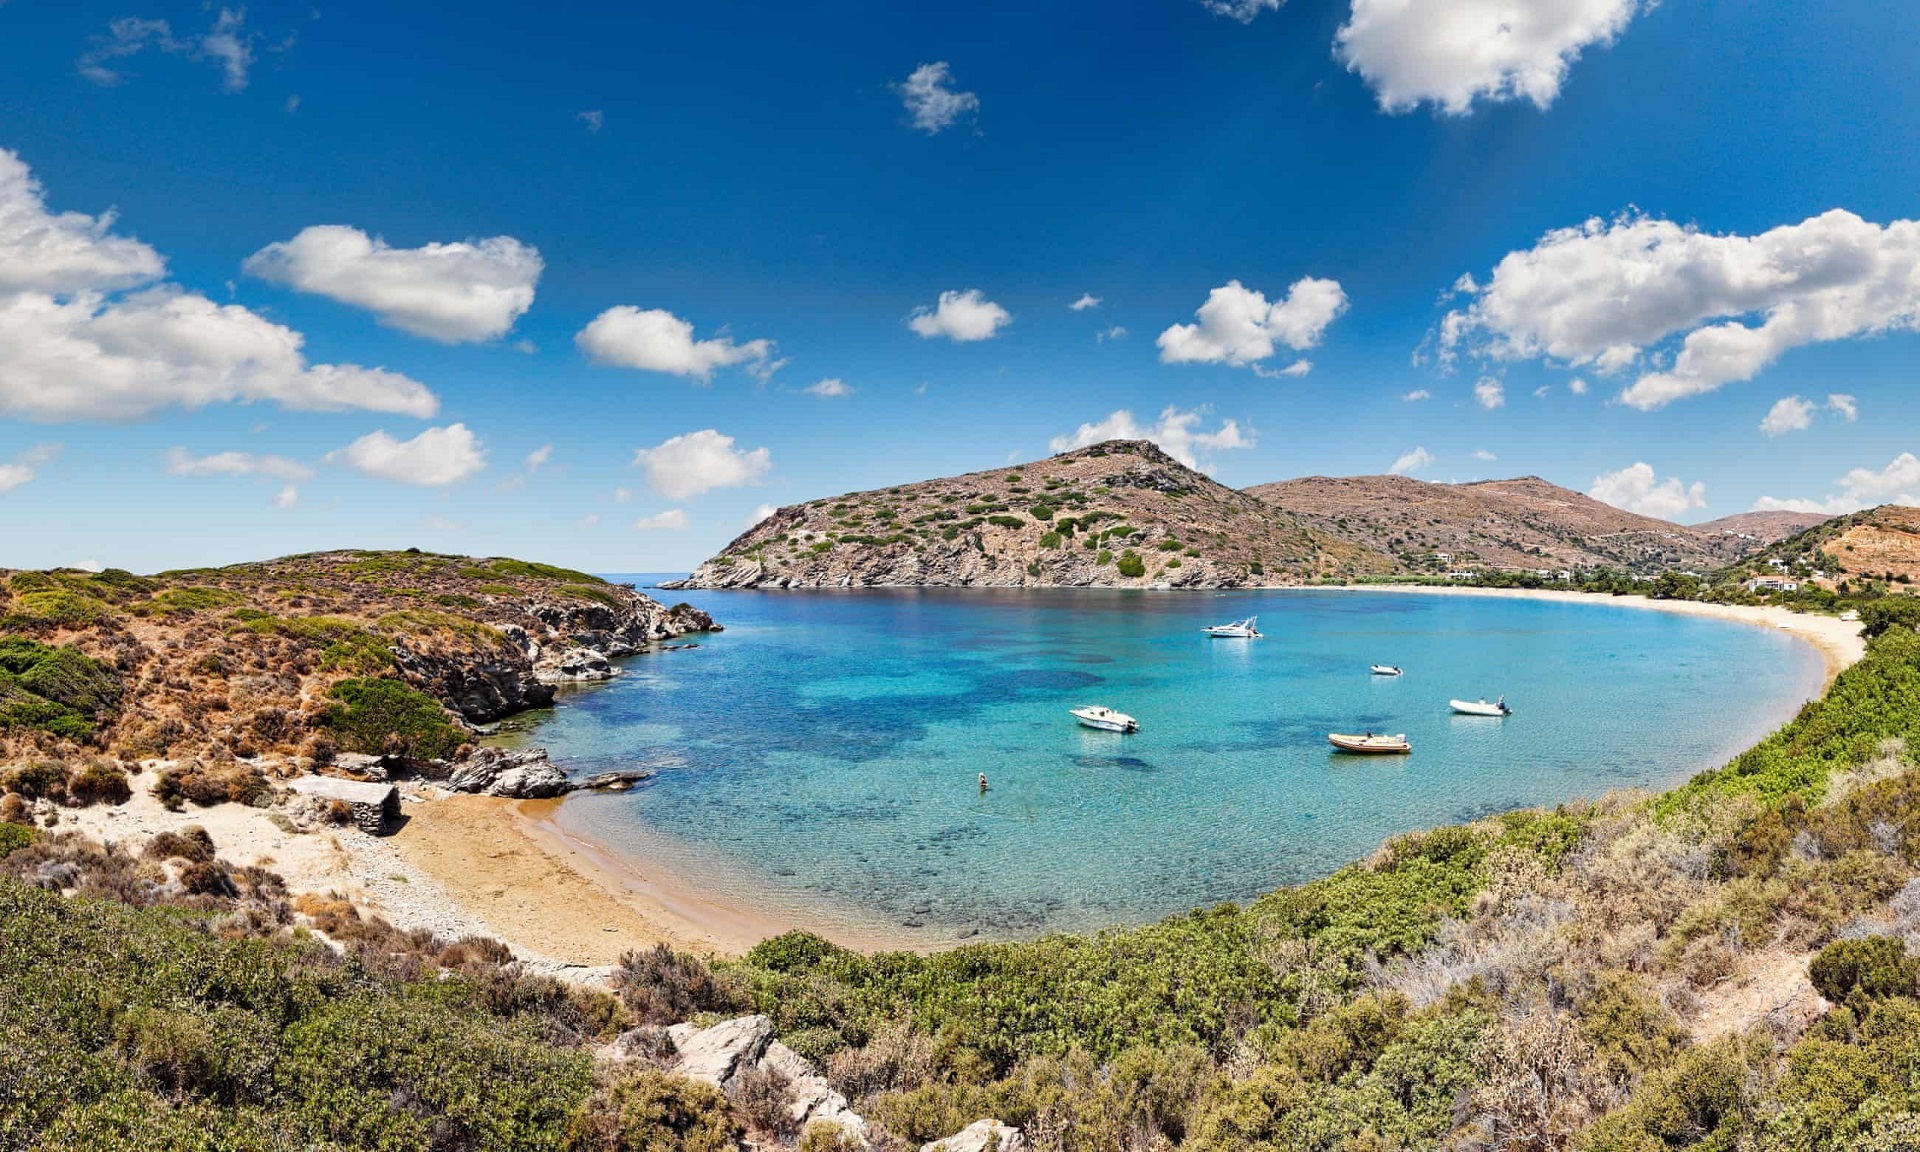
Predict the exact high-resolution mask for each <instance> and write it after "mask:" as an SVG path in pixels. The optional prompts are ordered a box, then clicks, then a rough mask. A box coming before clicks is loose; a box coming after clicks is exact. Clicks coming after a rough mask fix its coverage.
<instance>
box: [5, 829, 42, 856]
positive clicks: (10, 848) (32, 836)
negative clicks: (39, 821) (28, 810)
mask: <svg viewBox="0 0 1920 1152" xmlns="http://www.w3.org/2000/svg"><path fill="white" fill-rule="evenodd" d="M38 839H40V830H39V829H37V828H35V827H34V826H33V825H31V824H14V823H11V822H9V823H5V824H0V860H4V859H6V858H7V857H8V856H11V855H13V854H14V853H15V852H17V851H19V850H20V849H22V848H25V847H26V846H27V845H29V844H32V843H33V842H34V841H36V840H38Z"/></svg>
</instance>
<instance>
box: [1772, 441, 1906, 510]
mask: <svg viewBox="0 0 1920 1152" xmlns="http://www.w3.org/2000/svg"><path fill="white" fill-rule="evenodd" d="M1876 504H1905V505H1908V506H1911V507H1920V456H1915V455H1914V454H1913V453H1911V452H1902V453H1901V454H1900V455H1898V456H1896V457H1894V458H1893V459H1892V460H1891V461H1890V462H1889V463H1888V464H1887V466H1886V467H1884V468H1855V469H1852V470H1851V471H1849V472H1848V473H1847V474H1846V475H1845V476H1842V477H1841V478H1840V491H1839V492H1837V493H1833V494H1831V495H1829V496H1828V497H1827V498H1826V499H1825V500H1799V499H1795V500H1783V499H1780V498H1778V497H1774V496H1762V497H1761V498H1760V499H1758V500H1756V501H1754V504H1753V508H1754V511H1756V512H1821V513H1825V514H1826V515H1829V516H1839V515H1842V514H1844V513H1847V512H1857V511H1859V510H1860V509H1862V508H1868V507H1871V506H1873V505H1876Z"/></svg>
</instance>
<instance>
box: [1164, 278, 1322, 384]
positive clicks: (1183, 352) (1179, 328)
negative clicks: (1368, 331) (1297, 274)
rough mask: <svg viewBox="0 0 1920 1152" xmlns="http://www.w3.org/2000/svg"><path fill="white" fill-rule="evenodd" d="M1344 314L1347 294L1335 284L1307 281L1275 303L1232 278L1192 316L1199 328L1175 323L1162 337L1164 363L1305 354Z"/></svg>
mask: <svg viewBox="0 0 1920 1152" xmlns="http://www.w3.org/2000/svg"><path fill="white" fill-rule="evenodd" d="M1346 310H1347V294H1346V292H1345V291H1343V290H1342V289H1341V287H1340V282H1339V281H1337V280H1319V279H1315V278H1314V277H1311V276H1308V277H1304V278H1302V279H1299V280H1296V281H1294V282H1293V285H1292V287H1290V288H1288V289H1287V297H1286V299H1284V300H1280V301H1277V302H1275V303H1272V304H1269V303H1268V302H1267V298H1266V296H1265V295H1263V294H1261V293H1259V292H1255V291H1253V290H1252V289H1250V288H1247V287H1244V286H1243V285H1242V284H1241V283H1240V281H1238V280H1231V281H1228V282H1227V284H1226V285H1224V286H1223V287H1220V288H1215V289H1214V290H1213V291H1211V292H1209V293H1207V302H1206V303H1205V304H1202V305H1201V306H1200V308H1199V310H1198V311H1197V312H1195V313H1194V315H1195V316H1196V317H1198V318H1199V321H1200V322H1199V323H1198V324H1175V325H1173V326H1172V327H1170V328H1168V329H1167V330H1166V331H1165V332H1162V333H1160V339H1159V341H1158V344H1159V347H1160V361H1161V363H1163V364H1231V365H1233V366H1234V367H1245V366H1247V365H1249V364H1255V363H1258V362H1259V361H1262V360H1265V359H1267V358H1268V357H1270V356H1272V355H1273V354H1274V350H1275V345H1276V344H1284V345H1286V346H1287V347H1289V348H1291V349H1293V350H1294V351H1296V352H1304V351H1306V350H1307V349H1308V348H1311V347H1313V346H1314V345H1316V344H1318V343H1320V337H1321V335H1322V334H1323V333H1325V332H1326V330H1327V326H1328V325H1329V324H1332V323H1333V322H1334V320H1335V319H1336V318H1338V317H1339V315H1340V314H1341V313H1342V312H1345V311H1346Z"/></svg>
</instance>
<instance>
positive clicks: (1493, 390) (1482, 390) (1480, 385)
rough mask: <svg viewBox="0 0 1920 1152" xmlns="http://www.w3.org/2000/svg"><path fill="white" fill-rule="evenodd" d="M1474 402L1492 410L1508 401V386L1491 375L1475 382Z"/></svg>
mask: <svg viewBox="0 0 1920 1152" xmlns="http://www.w3.org/2000/svg"><path fill="white" fill-rule="evenodd" d="M1473 402H1474V403H1475V404H1478V405H1480V407H1482V408H1485V409H1486V410H1487V411H1489V412H1491V411H1493V410H1494V409H1495V408H1498V407H1501V406H1502V405H1504V404H1505V403H1506V402H1507V386H1506V385H1505V384H1502V383H1501V382H1500V381H1498V380H1496V379H1494V378H1493V377H1491V376H1482V377H1480V379H1478V380H1475V381H1474V382H1473Z"/></svg>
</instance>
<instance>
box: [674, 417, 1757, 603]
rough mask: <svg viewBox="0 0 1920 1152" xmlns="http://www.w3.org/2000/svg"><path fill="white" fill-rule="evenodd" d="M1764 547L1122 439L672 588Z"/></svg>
mask: <svg viewBox="0 0 1920 1152" xmlns="http://www.w3.org/2000/svg"><path fill="white" fill-rule="evenodd" d="M1734 519H1735V520H1738V518H1734ZM1771 523H1772V522H1769V524H1770V525H1771ZM1769 530H1770V531H1771V530H1772V529H1771V527H1769ZM1765 542H1766V540H1765V538H1763V537H1762V536H1761V534H1760V533H1759V532H1753V531H1746V532H1742V531H1737V530H1724V529H1723V530H1712V531H1709V530H1705V529H1704V528H1690V527H1686V526H1684V525H1680V524H1672V523H1669V522H1667V521H1665V520H1656V519H1653V518H1651V517H1647V516H1640V515H1636V514H1634V513H1631V512H1626V511H1622V510H1621V509H1618V508H1615V507H1613V506H1611V505H1608V504H1603V503H1601V502H1600V501H1598V500H1595V499H1593V498H1591V497H1589V496H1585V495H1583V494H1581V493H1579V492H1574V491H1572V490H1570V489H1566V488H1561V487H1559V486H1557V485H1554V484H1550V483H1548V482H1547V481H1545V480H1542V479H1540V478H1539V477H1536V476H1525V477H1520V478H1518V479H1513V480H1487V481H1479V482H1476V483H1471V484H1431V483H1427V482H1425V481H1420V480H1414V479H1411V478H1408V477H1405V476H1355V477H1345V478H1340V477H1326V476H1313V477H1306V478H1304V479H1299V480H1285V481H1280V482H1278V483H1273V484H1261V485H1257V486H1255V487H1253V488H1249V489H1246V490H1245V491H1236V490H1234V489H1232V488H1228V487H1225V486H1224V485H1222V484H1220V483H1218V482H1216V481H1214V480H1213V479H1211V478H1210V477H1208V476H1205V475H1203V474H1202V473H1200V472H1198V471H1196V470H1194V469H1192V468H1189V467H1187V466H1186V465H1184V464H1182V463H1180V462H1179V461H1178V460H1175V459H1174V458H1173V457H1171V456H1169V455H1167V453H1165V452H1164V451H1162V450H1161V449H1160V448H1158V447H1156V446H1155V445H1154V444H1152V443H1150V442H1148V441H1144V440H1110V441H1107V442H1106V443H1104V444H1096V445H1093V446H1092V447H1089V448H1082V449H1078V450H1076V451H1073V452H1066V453H1062V454H1061V455H1058V456H1053V457H1049V458H1047V459H1045V460H1040V461H1037V462H1034V463H1031V464H1025V465H1017V466H1011V467H1006V468H994V469H989V470H987V471H982V472H972V473H968V474H966V475H962V476H954V477H947V478H944V479H936V480H923V481H920V482H917V483H912V484H903V485H899V486H897V487H892V488H881V489H874V490H872V491H867V492H854V493H849V494H848V495H845V496H839V497H833V498H828V499H821V500H810V501H808V502H806V503H804V504H795V505H790V506H788V507H785V508H781V509H780V510H779V511H777V512H775V513H774V514H773V515H772V516H769V517H768V518H767V519H765V520H763V521H761V522H760V523H758V524H756V525H754V526H753V527H752V528H749V529H748V530H747V531H746V532H744V533H742V534H741V535H740V536H738V537H737V538H735V539H734V540H733V541H732V542H731V543H729V544H728V545H727V546H726V547H725V548H724V549H722V550H721V551H720V553H719V554H718V555H716V556H715V557H713V558H712V559H710V560H708V561H707V562H706V563H704V564H702V565H700V567H699V568H697V569H696V570H695V571H694V572H693V573H692V574H691V575H690V576H689V577H688V578H687V579H686V580H684V581H678V582H675V583H673V584H669V585H665V586H666V587H689V588H857V587H876V586H912V585H925V586H997V587H1153V586H1166V587H1216V588H1218V587H1256V586H1283V585H1292V584H1301V583H1307V582H1311V581H1317V580H1352V579H1359V578H1366V577H1377V576H1390V575H1412V574H1420V573H1433V572H1444V571H1448V570H1453V569H1460V568H1504V569H1526V570H1531V571H1541V570H1546V571H1558V570H1562V569H1592V568H1603V567H1604V568H1614V569H1618V570H1622V571H1630V572H1634V573H1638V574H1653V573H1658V572H1666V571H1698V572H1709V571H1715V570H1718V569H1720V568H1723V567H1725V566H1726V565H1727V564H1728V563H1730V562H1733V561H1735V560H1739V559H1741V558H1743V557H1745V556H1747V555H1749V554H1751V553H1753V552H1755V551H1757V550H1758V549H1759V548H1761V547H1762V546H1763V545H1764V543H1765Z"/></svg>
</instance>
